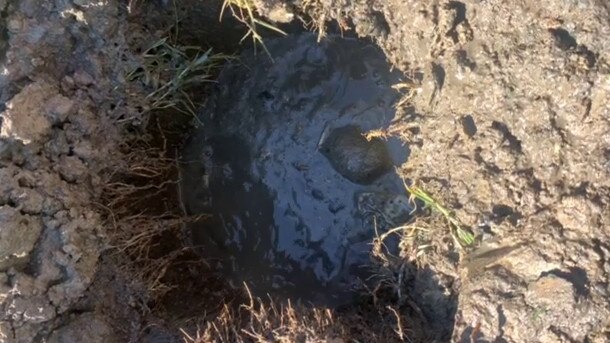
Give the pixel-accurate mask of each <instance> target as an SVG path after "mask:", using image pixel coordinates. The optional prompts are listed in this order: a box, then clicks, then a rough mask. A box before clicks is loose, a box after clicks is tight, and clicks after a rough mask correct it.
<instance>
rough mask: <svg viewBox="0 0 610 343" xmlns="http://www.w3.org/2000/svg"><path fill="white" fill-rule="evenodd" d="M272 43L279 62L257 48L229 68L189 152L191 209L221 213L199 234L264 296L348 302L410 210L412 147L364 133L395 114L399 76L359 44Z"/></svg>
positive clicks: (196, 234)
mask: <svg viewBox="0 0 610 343" xmlns="http://www.w3.org/2000/svg"><path fill="white" fill-rule="evenodd" d="M266 44H267V46H268V48H269V50H270V52H271V54H272V56H273V58H274V60H275V63H271V62H270V61H269V59H268V58H267V57H266V56H261V55H260V54H259V55H258V56H254V55H253V54H252V53H248V52H246V53H244V54H242V56H241V57H240V59H241V61H242V62H243V64H244V65H240V64H235V65H232V66H229V67H226V68H225V70H224V71H223V72H222V73H221V76H220V78H219V80H218V87H217V88H218V89H217V92H216V93H215V94H214V95H213V96H212V97H211V98H210V99H209V102H208V104H207V105H206V106H205V107H204V108H203V109H202V111H201V113H200V116H199V119H200V120H201V121H202V122H203V123H204V124H205V125H203V126H202V127H201V129H199V130H198V131H197V132H196V133H195V134H193V136H192V137H191V139H190V141H189V143H188V144H187V146H186V148H185V151H184V154H183V161H182V165H183V168H182V169H183V170H182V173H181V174H182V187H181V189H182V190H183V200H184V203H185V205H186V207H187V211H188V212H189V213H190V214H200V213H210V214H212V215H211V217H210V218H208V219H205V220H202V221H200V222H197V223H195V224H193V225H191V227H190V229H191V230H192V234H193V240H194V243H195V244H196V245H197V246H200V247H201V250H202V253H203V254H204V256H207V257H208V258H213V259H214V260H215V261H218V264H219V267H220V268H221V270H224V271H225V272H226V273H227V275H228V277H229V278H230V279H231V280H233V281H235V282H236V283H238V282H243V281H245V282H247V283H248V285H249V286H250V288H251V289H252V290H253V291H255V292H258V293H260V294H261V295H264V294H265V293H273V294H276V295H283V296H286V297H291V298H301V299H303V300H306V301H312V302H320V303H325V304H338V303H341V302H343V301H346V299H348V298H349V296H350V294H351V293H350V288H351V287H352V286H354V285H356V284H358V283H359V282H360V281H359V280H358V278H359V277H360V278H365V277H367V276H368V270H367V268H366V265H368V264H369V252H370V244H369V243H370V242H371V241H372V239H373V238H374V236H375V225H377V230H378V232H382V231H383V230H387V228H389V227H390V226H392V225H399V224H400V223H402V222H404V221H405V220H407V219H408V217H409V214H410V213H411V208H410V207H409V202H408V201H407V200H408V199H407V198H406V193H405V190H404V187H403V184H402V181H401V180H400V178H399V177H398V176H397V175H396V173H395V171H394V167H395V166H397V165H400V164H401V163H402V162H404V161H405V160H406V158H407V157H408V147H407V146H402V145H400V144H399V146H397V145H396V142H393V143H390V142H388V141H385V140H381V139H373V140H367V139H366V138H365V137H364V136H363V134H364V133H365V132H368V131H369V130H374V129H383V128H386V127H387V126H388V125H389V123H390V122H391V121H392V119H393V118H394V114H395V111H394V108H393V106H394V104H395V103H396V101H397V100H398V97H399V94H397V93H396V92H395V91H394V90H393V89H392V88H391V86H390V85H392V84H395V83H398V82H400V79H399V77H400V75H399V74H398V73H394V72H391V71H390V66H389V65H388V63H387V62H386V59H385V56H384V55H383V53H382V52H381V51H380V50H379V49H378V48H377V47H375V46H374V45H373V44H371V43H367V42H363V41H359V40H356V39H343V38H339V37H330V38H328V39H326V40H325V41H323V42H322V43H320V44H318V43H317V42H316V38H315V37H314V36H313V35H310V34H304V35H300V36H291V37H287V38H282V39H278V40H269V41H268V42H267V41H266ZM380 81H381V82H380Z"/></svg>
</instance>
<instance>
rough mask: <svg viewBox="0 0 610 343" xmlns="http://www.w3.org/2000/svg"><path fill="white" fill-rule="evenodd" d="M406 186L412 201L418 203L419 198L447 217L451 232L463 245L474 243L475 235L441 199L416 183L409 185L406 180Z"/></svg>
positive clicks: (425, 205)
mask: <svg viewBox="0 0 610 343" xmlns="http://www.w3.org/2000/svg"><path fill="white" fill-rule="evenodd" d="M405 187H406V189H407V191H408V192H409V194H411V196H410V200H411V202H412V203H414V204H416V205H417V201H416V200H418V201H420V202H422V203H423V204H424V208H429V209H430V210H432V212H436V213H440V214H441V215H442V216H443V217H444V218H445V220H446V222H447V225H448V226H449V229H450V230H451V234H452V235H453V237H454V238H455V239H456V240H457V241H458V242H459V244H460V245H461V246H468V245H472V244H474V242H475V237H474V235H473V234H472V233H471V232H470V231H468V230H467V229H465V228H463V225H462V223H461V222H460V221H459V220H458V219H457V217H456V216H455V214H454V213H453V211H451V210H449V209H448V208H446V207H445V206H443V205H442V204H441V203H440V202H439V201H437V200H436V199H434V198H433V197H432V195H430V194H429V193H428V192H426V191H425V190H423V189H422V188H420V187H418V186H415V185H413V186H408V185H407V184H406V182H405Z"/></svg>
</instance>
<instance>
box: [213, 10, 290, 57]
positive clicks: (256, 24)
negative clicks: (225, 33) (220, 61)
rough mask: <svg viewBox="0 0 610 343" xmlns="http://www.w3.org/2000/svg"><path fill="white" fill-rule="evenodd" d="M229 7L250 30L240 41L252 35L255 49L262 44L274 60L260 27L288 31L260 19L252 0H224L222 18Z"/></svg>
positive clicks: (282, 32)
mask: <svg viewBox="0 0 610 343" xmlns="http://www.w3.org/2000/svg"><path fill="white" fill-rule="evenodd" d="M227 8H228V9H230V10H231V14H232V15H233V17H234V18H235V19H237V20H238V21H240V22H241V23H243V24H244V25H245V26H246V27H247V28H248V32H246V34H245V35H244V36H243V37H242V39H241V40H240V43H241V42H243V41H244V40H246V39H247V38H248V37H252V42H253V43H254V47H255V49H256V45H257V44H260V45H261V46H262V47H263V50H265V52H266V53H267V55H268V56H269V58H270V59H271V60H272V61H273V57H271V53H270V52H269V50H268V49H267V46H266V45H265V42H264V41H263V36H261V35H260V33H259V29H260V28H261V27H263V28H266V29H268V30H271V31H275V32H277V33H279V34H281V35H284V36H285V35H286V32H284V31H282V30H281V29H280V28H278V27H276V26H274V25H273V24H271V23H269V22H266V21H264V20H262V19H259V18H258V16H257V15H256V6H255V5H254V2H253V1H252V0H224V2H223V4H222V9H221V10H220V20H222V16H223V15H224V13H225V10H226V9H227Z"/></svg>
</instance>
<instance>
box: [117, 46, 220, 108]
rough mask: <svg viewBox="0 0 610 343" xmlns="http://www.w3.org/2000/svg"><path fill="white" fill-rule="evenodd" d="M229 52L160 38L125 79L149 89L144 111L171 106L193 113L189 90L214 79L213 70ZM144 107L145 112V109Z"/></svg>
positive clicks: (146, 51)
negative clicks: (214, 50) (222, 52)
mask: <svg viewBox="0 0 610 343" xmlns="http://www.w3.org/2000/svg"><path fill="white" fill-rule="evenodd" d="M230 58H231V56H228V55H224V54H213V53H212V49H208V50H206V51H202V50H201V49H200V48H198V47H193V46H177V45H174V44H172V43H170V41H169V39H168V38H167V37H166V38H162V39H160V40H158V41H156V42H155V43H154V44H152V45H151V46H150V47H149V48H148V49H146V50H145V51H144V52H143V53H142V55H141V56H140V63H139V65H138V66H137V67H136V68H134V69H133V70H132V71H131V72H130V73H129V74H128V75H127V79H128V80H129V81H140V82H142V84H143V85H144V86H145V87H146V88H147V89H151V91H150V93H148V95H147V96H146V100H147V103H148V111H154V110H162V109H167V108H173V109H176V110H177V111H179V112H181V113H185V114H189V115H192V116H195V110H196V108H197V105H196V104H195V103H194V102H193V100H192V99H191V96H190V95H189V92H188V91H189V90H190V89H193V88H194V87H196V86H199V85H201V84H203V83H208V82H214V81H213V79H212V76H213V71H214V70H215V69H216V68H218V67H219V66H220V65H221V64H222V63H223V62H224V61H226V60H227V59H230ZM148 111H145V112H148Z"/></svg>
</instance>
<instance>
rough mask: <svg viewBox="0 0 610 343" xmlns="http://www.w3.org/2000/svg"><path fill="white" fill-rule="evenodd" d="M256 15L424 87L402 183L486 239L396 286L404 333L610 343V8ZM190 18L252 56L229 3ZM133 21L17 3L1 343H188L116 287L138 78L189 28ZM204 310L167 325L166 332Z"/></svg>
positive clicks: (79, 6)
mask: <svg viewBox="0 0 610 343" xmlns="http://www.w3.org/2000/svg"><path fill="white" fill-rule="evenodd" d="M133 3H134V2H132V4H133ZM135 3H138V2H135ZM256 3H257V6H258V7H259V8H260V9H261V13H263V14H265V15H267V16H268V17H269V18H271V19H273V20H276V21H279V22H289V21H291V20H292V24H290V25H298V26H300V25H301V23H300V21H299V18H300V19H303V21H305V22H308V23H310V24H311V27H312V29H314V30H318V31H319V30H320V29H321V28H327V30H328V31H329V32H334V33H340V32H341V31H342V30H343V31H344V32H345V34H346V35H353V34H354V33H355V34H357V35H358V36H361V37H369V38H371V39H373V41H375V42H377V43H378V44H379V46H380V47H381V48H382V49H383V51H384V52H385V53H386V55H387V56H388V59H389V61H390V62H391V63H392V64H393V65H394V66H396V68H398V69H399V70H401V71H403V72H404V73H405V74H406V75H407V76H409V77H410V79H411V80H412V84H410V85H409V87H408V89H412V90H414V92H413V94H412V97H411V98H410V99H409V101H407V103H406V104H407V105H406V108H405V109H404V114H405V115H404V117H402V118H399V119H398V120H397V121H396V125H395V127H396V129H395V130H393V132H392V133H398V134H399V135H401V136H402V137H403V138H405V139H407V140H408V141H409V143H410V149H411V155H410V157H409V160H408V161H407V162H406V164H405V165H404V166H403V167H402V173H403V174H404V175H405V176H406V177H408V178H410V179H415V180H419V181H420V182H421V184H422V185H423V186H425V188H426V189H427V190H428V191H429V192H431V193H432V194H435V195H436V196H437V197H438V198H439V199H442V200H443V202H444V203H445V204H446V205H447V206H448V207H450V208H452V209H454V210H455V211H456V214H457V216H458V217H459V218H460V219H461V220H462V221H463V222H464V223H465V224H467V225H469V226H470V227H471V229H472V230H473V231H474V233H475V234H476V235H477V238H478V241H477V246H476V248H472V249H466V250H460V249H457V247H456V246H455V244H452V242H451V240H450V237H445V238H447V239H439V242H445V243H446V244H443V243H439V244H437V245H436V246H435V248H434V252H433V253H431V255H430V258H429V259H427V260H425V261H420V262H417V261H415V262H414V261H398V262H399V263H398V265H403V266H408V267H405V268H398V269H392V268H390V270H389V271H388V272H389V273H392V274H393V277H395V278H397V279H399V280H401V284H399V285H398V288H399V289H400V290H401V292H403V293H405V292H406V293H407V294H409V297H408V301H407V303H403V304H398V305H397V306H396V308H397V309H398V311H404V312H405V313H407V312H408V315H407V317H408V318H413V322H412V324H410V325H411V326H409V325H406V326H405V328H413V329H414V332H415V333H417V334H418V335H415V336H414V337H428V338H431V337H432V338H434V335H430V334H426V332H429V331H437V332H446V333H447V335H441V336H436V338H437V339H436V341H455V342H595V343H598V342H599V343H601V342H608V341H610V322H609V321H608V318H610V302H609V301H608V299H609V297H610V283H609V277H610V244H609V243H608V242H610V237H609V236H610V231H609V229H608V225H609V224H610V207H609V202H610V123H609V121H610V40H609V39H608V37H610V24H609V20H610V5H608V3H607V2H606V1H604V0H600V1H577V0H575V1H556V0H545V1H533V0H532V1H528V0H524V1H518V2H511V3H507V2H504V1H484V2H481V1H463V2H459V1H430V2H429V1H411V0H379V1H346V0H342V1H330V0H303V1H257V2H256ZM185 4H186V5H182V6H179V7H180V8H178V10H179V11H178V12H179V14H180V15H181V16H182V15H184V16H185V17H184V19H183V21H182V22H181V23H182V26H181V30H182V31H184V29H185V27H186V28H190V29H192V30H190V31H188V30H187V31H186V32H188V33H186V34H185V37H186V38H185V40H187V41H192V42H195V41H197V39H196V38H197V37H198V35H199V34H207V35H208V36H207V37H210V38H209V43H210V44H211V45H213V46H216V47H219V49H220V51H225V52H233V51H229V50H231V49H233V48H234V47H235V44H231V43H228V41H229V39H222V38H224V37H225V36H222V35H220V34H219V32H224V31H219V30H221V29H225V30H226V32H227V35H226V37H230V38H231V39H235V40H239V38H240V35H241V33H242V31H240V29H239V28H236V26H235V23H232V24H226V26H222V27H221V26H219V25H218V22H217V18H218V16H217V13H218V9H219V6H220V4H218V3H216V2H214V3H213V5H210V4H209V2H207V3H206V5H205V6H211V7H210V8H213V9H214V11H207V10H201V9H200V8H199V7H198V6H199V5H198V2H197V1H188V2H185ZM127 5H128V4H127V3H126V2H124V1H118V0H104V1H87V0H73V1H63V0H56V1H44V2H41V1H35V0H20V1H18V0H0V12H1V14H2V15H1V16H0V63H1V64H2V67H3V68H2V73H0V101H1V103H2V106H1V107H0V109H1V110H2V112H0V342H10V343H13V342H20V343H21V342H24V343H25V342H54V343H55V342H57V343H59V342H62V343H63V342H126V341H131V342H176V341H178V342H179V341H180V332H179V331H178V330H177V328H178V327H179V326H177V324H176V325H174V326H171V330H173V331H171V330H169V329H166V328H165V324H164V323H161V322H162V319H159V318H164V315H163V313H159V312H158V310H157V312H156V313H153V312H154V311H153V310H151V309H150V308H148V305H149V300H148V298H147V296H146V295H145V294H144V291H143V290H142V287H141V285H140V286H138V284H137V282H135V280H134V279H133V275H130V274H128V273H125V272H122V271H121V270H123V269H119V268H118V267H119V266H120V265H121V263H122V262H121V259H120V258H116V257H115V256H114V255H112V254H111V252H112V251H113V247H112V246H111V241H112V240H111V239H109V238H108V237H107V234H108V232H111V229H112V227H113V221H112V214H111V213H109V210H108V208H107V206H106V204H104V203H102V202H100V201H101V199H103V197H102V191H103V190H104V189H105V185H106V184H107V183H108V182H109V180H111V179H112V178H113V176H114V175H116V174H117V173H118V172H119V171H121V170H124V169H128V168H129V160H128V159H126V155H127V153H126V149H125V145H124V144H123V143H124V142H126V141H132V140H133V139H134V136H140V135H142V134H144V133H145V132H146V130H145V128H146V123H147V118H148V117H147V116H145V115H143V114H142V111H143V108H142V103H143V102H142V94H145V93H144V92H143V91H142V90H138V89H137V86H134V85H133V84H130V83H129V82H128V81H126V79H125V75H126V74H127V73H128V72H129V71H130V70H132V68H133V65H134V61H135V58H134V56H135V55H137V54H139V53H141V51H142V50H141V49H142V46H146V45H149V44H150V43H152V42H154V41H155V40H156V39H158V38H160V37H162V36H163V35H164V33H163V32H162V31H163V27H167V25H172V22H174V21H175V17H174V15H169V16H168V15H167V13H172V12H171V9H172V5H171V2H166V1H152V2H151V3H150V4H149V5H150V6H152V8H153V9H154V8H156V9H160V10H161V11H167V13H166V14H163V13H162V14H160V15H159V16H160V17H161V18H162V20H156V19H157V18H155V17H154V16H151V17H146V16H144V15H143V14H142V13H145V14H148V13H147V12H140V13H135V12H132V13H130V12H129V11H128V6H127ZM189 6H193V7H189ZM205 6H204V7H202V8H207V7H205ZM193 8H194V9H195V10H193ZM210 13H212V14H213V15H211V14H210ZM189 15H190V16H189ZM204 18H205V20H202V19H204ZM208 25H209V26H208ZM208 27H209V28H210V29H209V30H208V29H207V28H208ZM127 150H128V149H127ZM439 230H444V229H439ZM438 236H447V233H446V232H445V231H443V232H440V231H439V233H438ZM393 265H396V263H394V264H393ZM178 274H185V273H182V271H180V272H179V273H178ZM200 278H201V276H200ZM194 287H197V283H195V284H194V286H192V288H191V289H194ZM202 292H204V291H202ZM205 297H207V299H213V296H212V295H209V294H207V295H206V296H205ZM172 299H173V298H172ZM187 300H190V299H187ZM382 302H383V301H382ZM188 303H189V301H184V297H183V299H182V302H177V301H175V302H174V304H177V305H176V306H169V305H168V306H165V307H163V308H164V309H165V310H166V312H165V318H167V317H172V316H173V315H174V314H175V313H178V312H176V311H179V310H184V306H186V305H188ZM197 304H198V305H200V304H199V303H197ZM178 305H179V306H178ZM360 305H362V304H360ZM375 305H378V304H377V303H375ZM362 306H364V305H362ZM218 307H219V305H218V302H217V301H216V302H215V303H214V304H213V306H211V307H210V308H216V310H218ZM176 308H179V309H178V310H176ZM384 308H385V309H386V310H385V311H386V312H383V313H377V314H376V315H378V316H377V317H364V316H363V317H362V320H361V322H360V324H361V326H362V330H361V331H365V329H364V328H365V327H369V328H373V329H374V330H377V329H378V330H379V332H381V331H383V330H385V331H384V333H386V334H387V333H389V334H394V333H396V332H395V331H394V329H395V327H396V325H397V321H396V318H399V319H400V318H401V317H400V316H397V317H394V312H392V311H394V307H389V305H388V307H385V305H384ZM388 308H391V310H387V309H388ZM172 311H174V312H172ZM364 312H365V311H364V310H361V308H359V307H358V306H355V307H354V309H352V310H351V311H347V312H346V313H349V315H347V314H346V316H345V317H346V318H348V317H349V318H351V319H352V323H353V322H354V320H353V318H354V317H353V316H354V313H360V314H362V313H364ZM189 313H190V317H191V318H192V317H193V316H194V315H193V309H192V308H191V309H190V312H189ZM401 314H402V313H401ZM200 315H201V314H200ZM205 315H207V316H208V317H205V318H204V320H205V319H206V318H208V319H209V318H210V313H205ZM201 316H204V315H201ZM176 317H177V316H176ZM370 318H378V320H377V322H375V321H374V320H373V321H371V320H370ZM380 320H381V321H382V322H381V324H380V322H379V321H380ZM339 321H341V320H339ZM184 323H186V321H185V322H184ZM386 323H387V324H388V325H386V326H384V325H385V324H386ZM398 324H401V322H400V320H398ZM184 325H185V326H186V325H191V326H196V324H195V325H194V324H193V322H192V321H191V322H188V323H187V324H184ZM376 325H379V327H378V326H376ZM381 326H384V327H381ZM413 326H415V327H413ZM168 330H169V331H168ZM330 331H333V330H330ZM422 331H423V332H424V334H421V332H422ZM347 334H357V332H355V331H353V330H352V331H348V332H347ZM389 334H388V335H389ZM419 334H421V335H419ZM345 335H346V332H343V337H345ZM339 336H341V335H338V336H337V335H335V336H325V337H323V338H319V341H326V342H333V343H335V342H343V341H344V340H342V339H340V338H336V337H339ZM399 336H400V335H399V334H396V336H394V337H393V338H392V339H394V340H396V341H400V337H399ZM449 336H451V338H449ZM302 337H305V336H302ZM307 337H311V336H307ZM331 337H332V338H331ZM387 337H389V336H384V340H385V341H387V340H389V338H387ZM439 337H440V338H439ZM208 338H209V339H206V340H202V341H213V340H214V339H216V338H215V337H211V338H210V337H208ZM421 340H422V341H423V338H422V339H421Z"/></svg>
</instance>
